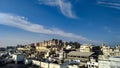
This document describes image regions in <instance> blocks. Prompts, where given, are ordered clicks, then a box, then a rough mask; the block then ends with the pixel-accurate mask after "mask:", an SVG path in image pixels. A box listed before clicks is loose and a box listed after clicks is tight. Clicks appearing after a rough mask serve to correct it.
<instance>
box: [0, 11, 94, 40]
mask: <svg viewBox="0 0 120 68" xmlns="http://www.w3.org/2000/svg"><path fill="white" fill-rule="evenodd" d="M0 24H2V25H7V26H12V27H16V28H19V29H24V30H26V31H30V32H34V33H42V34H50V35H58V36H62V37H67V38H74V39H79V40H82V41H91V40H88V39H87V38H85V37H82V36H78V35H75V34H73V33H67V32H64V31H62V30H59V29H55V28H51V29H46V28H45V27H44V26H43V25H39V24H34V23H32V22H29V21H27V20H26V19H25V18H24V17H21V16H17V15H13V14H8V13H0ZM91 42H92V41H91Z"/></svg>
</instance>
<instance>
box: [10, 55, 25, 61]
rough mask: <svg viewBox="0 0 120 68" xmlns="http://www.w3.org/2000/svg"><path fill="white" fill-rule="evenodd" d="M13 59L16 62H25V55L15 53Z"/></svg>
mask: <svg viewBox="0 0 120 68" xmlns="http://www.w3.org/2000/svg"><path fill="white" fill-rule="evenodd" d="M12 59H13V61H15V63H18V62H24V60H25V56H24V55H23V54H13V55H12Z"/></svg>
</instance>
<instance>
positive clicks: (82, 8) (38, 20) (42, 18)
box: [0, 0, 120, 46]
mask: <svg viewBox="0 0 120 68" xmlns="http://www.w3.org/2000/svg"><path fill="white" fill-rule="evenodd" d="M119 26H120V1H117V0H115V1H113V0H92V1H89V0H19V1H18V0H11V1H9V0H1V1H0V45H2V46H7V45H17V44H26V43H32V42H39V41H42V40H48V39H52V38H58V39H62V40H64V41H78V42H80V43H95V44H98V45H100V44H101V43H102V42H104V43H106V44H108V45H115V44H120V31H119V30H120V27H119Z"/></svg>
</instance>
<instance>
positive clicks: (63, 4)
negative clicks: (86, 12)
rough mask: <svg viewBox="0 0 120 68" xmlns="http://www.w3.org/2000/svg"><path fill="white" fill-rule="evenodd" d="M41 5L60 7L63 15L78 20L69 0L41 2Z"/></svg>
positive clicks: (43, 0) (46, 0)
mask: <svg viewBox="0 0 120 68" xmlns="http://www.w3.org/2000/svg"><path fill="white" fill-rule="evenodd" d="M39 2H40V4H44V5H48V6H54V7H58V8H59V9H60V11H61V12H62V14H63V15H65V16H67V17H69V18H77V16H76V15H75V14H74V13H73V10H72V4H71V3H70V2H69V1H68V0H39Z"/></svg>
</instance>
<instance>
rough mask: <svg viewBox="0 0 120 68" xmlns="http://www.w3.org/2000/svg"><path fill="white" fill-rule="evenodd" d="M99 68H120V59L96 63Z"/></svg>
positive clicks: (113, 58) (114, 58) (115, 58)
mask: <svg viewBox="0 0 120 68" xmlns="http://www.w3.org/2000/svg"><path fill="white" fill-rule="evenodd" d="M98 67H99V68H120V57H110V58H109V59H108V60H101V61H99V62H98Z"/></svg>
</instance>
